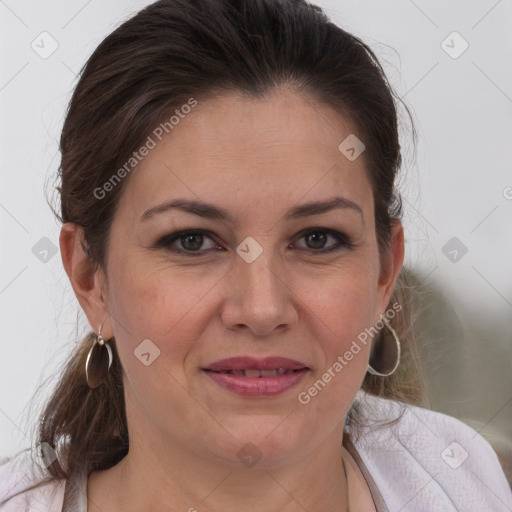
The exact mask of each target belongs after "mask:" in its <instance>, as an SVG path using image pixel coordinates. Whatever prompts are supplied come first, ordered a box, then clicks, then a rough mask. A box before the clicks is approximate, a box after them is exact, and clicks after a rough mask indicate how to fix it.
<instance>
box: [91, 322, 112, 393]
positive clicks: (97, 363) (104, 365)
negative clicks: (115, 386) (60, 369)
mask: <svg viewBox="0 0 512 512" xmlns="http://www.w3.org/2000/svg"><path fill="white" fill-rule="evenodd" d="M102 325H103V324H102ZM112 359H113V357H112V349H111V348H110V345H109V344H108V343H107V342H105V340H104V339H103V336H102V335H101V325H100V328H99V329H98V336H97V337H96V339H95V340H94V342H93V344H92V347H91V348H90V349H89V353H88V354H87V360H86V361H85V377H86V379H87V384H88V386H89V387H90V388H92V389H94V388H97V387H98V386H99V385H100V384H101V383H102V382H103V380H104V379H105V377H106V376H107V374H108V371H109V370H110V366H111V365H112Z"/></svg>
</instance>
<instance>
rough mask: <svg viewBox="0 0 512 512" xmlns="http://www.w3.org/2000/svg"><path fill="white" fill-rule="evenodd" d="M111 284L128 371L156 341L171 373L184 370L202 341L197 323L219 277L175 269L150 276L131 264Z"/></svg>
mask: <svg viewBox="0 0 512 512" xmlns="http://www.w3.org/2000/svg"><path fill="white" fill-rule="evenodd" d="M109 281H110V293H109V308H110V313H111V316H112V320H113V322H114V325H115V332H116V342H117V347H118V351H119V354H120V357H121V360H122V362H123V366H125V368H126V370H127V371H129V369H130V367H132V366H133V363H134V361H135V362H136V363H138V362H139V361H138V360H136V359H135V358H134V357H133V356H134V351H137V350H138V347H139V345H140V344H141V343H142V342H143V341H144V340H151V342H152V343H153V344H154V345H155V346H156V347H157V348H158V350H160V355H161V356H164V357H163V358H162V360H163V359H167V358H168V361H167V360H166V365H167V364H168V365H169V366H168V367H169V368H172V367H174V370H175V369H176V367H178V366H180V365H181V366H182V365H183V359H184V357H185V355H186V353H187V352H188V350H189V348H190V346H191V345H192V344H193V341H194V339H196V338H197V337H198V332H197V331H198V329H199V328H200V324H199V322H197V321H196V320H195V319H196V317H197V315H198V314H199V312H200V311H201V307H202V304H203V301H205V302H207V295H208V293H209V291H211V290H212V288H213V287H214V286H215V283H217V282H218V276H217V277H215V276H212V275H206V274H205V275H203V276H198V275H197V272H196V273H195V274H192V273H190V272H187V271H186V270H184V271H183V270H182V271H173V270H172V269H170V268H169V265H167V266H165V265H163V266H162V267H161V268H157V269H156V270H155V267H154V266H153V270H151V271H149V270H148V265H144V264H142V263H138V262H129V261H128V260H125V263H124V264H119V265H117V266H116V267H115V269H113V270H112V272H111V274H110V279H109ZM146 343H147V342H146ZM149 346H151V345H150V344H149ZM155 350H156V349H155ZM135 367H137V365H135Z"/></svg>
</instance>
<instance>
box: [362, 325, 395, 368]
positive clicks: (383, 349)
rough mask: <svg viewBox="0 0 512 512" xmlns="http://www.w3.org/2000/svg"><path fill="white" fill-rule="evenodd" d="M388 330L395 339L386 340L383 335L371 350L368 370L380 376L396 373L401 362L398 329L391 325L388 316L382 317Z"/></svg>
mask: <svg viewBox="0 0 512 512" xmlns="http://www.w3.org/2000/svg"><path fill="white" fill-rule="evenodd" d="M382 320H383V321H384V324H385V325H386V327H387V328H388V330H389V331H390V332H391V334H392V335H393V339H394V341H388V340H386V337H385V336H383V337H382V338H381V339H379V340H378V341H377V343H374V344H373V346H372V348H371V352H370V361H369V363H368V371H369V372H370V373H371V374H372V375H377V376H379V377H389V376H390V375H392V374H393V373H395V371H396V369H397V368H398V365H399V364H400V340H399V339H398V335H397V333H396V331H395V330H394V329H393V327H391V325H390V324H389V322H388V320H387V319H386V318H383V319H382Z"/></svg>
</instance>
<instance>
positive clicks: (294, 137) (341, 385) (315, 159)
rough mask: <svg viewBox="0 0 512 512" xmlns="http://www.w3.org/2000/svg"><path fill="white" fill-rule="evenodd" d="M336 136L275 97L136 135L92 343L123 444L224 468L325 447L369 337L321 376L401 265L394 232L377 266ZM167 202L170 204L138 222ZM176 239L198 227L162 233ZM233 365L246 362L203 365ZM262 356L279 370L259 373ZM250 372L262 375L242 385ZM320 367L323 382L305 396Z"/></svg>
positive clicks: (364, 202) (363, 195) (368, 224)
mask: <svg viewBox="0 0 512 512" xmlns="http://www.w3.org/2000/svg"><path fill="white" fill-rule="evenodd" d="M353 131H354V128H353V127H352V126H351V125H350V124H348V122H347V121H346V120H344V119H343V118H342V117H340V115H339V114H336V113H335V112H334V111H333V110H332V109H330V108H329V107H327V106H324V105H321V104H319V103H316V102H315V100H314V99H313V98H311V97H303V96H301V95H299V94H298V93H295V92H290V91H286V90H280V91H279V92H276V93H273V94H271V95H267V96H266V97H265V98H264V99H248V98H246V97H243V96H241V95H238V94H235V93H230V94H226V95H223V96H220V97H216V98H215V99H210V100H206V101H198V103H197V105H196V106H195V107H194V108H192V109H191V112H190V113H189V114H187V115H186V116H183V117H180V120H179V123H178V124H175V125H174V127H173V128H172V130H169V133H168V134H166V133H165V131H164V132H163V135H164V136H163V137H161V138H162V140H161V141H160V140H158V138H157V137H156V136H155V135H154V134H153V135H152V138H153V139H154V141H155V142H156V146H155V147H154V148H152V149H150V151H149V152H148V154H147V156H145V157H144V158H143V159H142V160H141V162H140V163H139V164H138V165H137V166H136V167H135V168H134V169H133V170H132V171H131V173H130V175H129V176H128V177H127V178H125V179H127V180H128V181H127V183H125V185H126V187H125V189H124V191H123V194H122V197H121V200H120V203H119V205H118V209H117V211H116V214H115V218H114V221H113V224H112V227H111V232H110V239H109V245H108V263H107V275H106V277H107V281H106V283H107V284H106V287H105V288H104V297H105V308H106V310H107V311H108V313H109V316H108V317H107V321H106V323H105V324H104V326H103V330H102V333H103V334H104V337H107V336H111V335H114V336H115V339H116V346H117V349H118V352H119V355H120V358H121V362H122V365H123V368H124V369H125V372H126V375H125V392H126V396H127V414H128V423H129V427H130V435H131V436H135V435H137V436H138V437H139V441H140V442H147V443H148V444H151V446H152V447H153V449H155V450H156V449H158V450H160V449H165V446H168V445H169V443H171V445H172V446H175V447H179V448H180V449H184V450H189V451H191V452H194V453H196V454H200V455H203V456H208V457H212V458H220V459H223V460H225V461H233V462H236V463H238V464H239V463H240V460H241V457H242V458H243V456H244V455H247V454H249V456H251V453H252V455H253V457H256V458H259V457H260V456H261V457H262V458H261V460H260V464H266V463H272V462H273V463H274V464H275V463H276V461H278V460H287V461H290V460H293V459H294V458H295V457H301V456H304V455H306V454H307V453H312V452H313V451H314V450H315V449H317V448H318V447H319V446H320V445H321V444H322V443H323V442H324V441H325V440H326V439H327V438H331V439H334V437H335V438H336V442H338V441H339V440H340V438H341V434H342V425H343V422H344V420H345V415H346V413H347V410H348V408H349V406H350V404H351V402H352V401H353V399H354V397H355V394H356V392H357V391H358V389H359V388H360V386H361V383H362V380H363V377H364V375H365V373H366V369H367V364H368V357H369V349H370V345H369V343H368V344H367V345H366V346H365V345H364V344H362V343H359V346H360V351H359V352H357V353H356V354H354V352H355V350H354V349H353V354H354V355H353V357H352V358H351V360H350V361H347V360H346V358H344V359H343V360H344V361H345V364H343V365H342V366H343V368H342V370H341V371H340V370H338V371H334V372H333V369H332V368H333V365H335V363H336V361H338V362H340V360H339V357H340V356H341V357H342V358H343V356H344V354H345V353H346V352H347V351H349V350H350V347H351V346H353V342H354V340H357V337H358V335H359V334H360V333H362V332H364V330H365V328H368V327H370V326H372V325H373V324H374V323H375V322H376V321H377V320H378V319H379V318H380V315H381V314H382V313H384V312H385V311H386V307H387V306H388V301H389V298H390V294H391V291H392V286H393V284H394V282H395V279H396V277H397V274H398V271H399V270H400V266H401V264H402V258H403V252H402V251H403V240H402V238H401V235H402V232H401V228H399V231H394V239H393V247H394V252H393V255H392V258H391V259H390V260H389V265H386V266H385V267H384V268H380V265H379V254H378V248H377V240H376V235H375V224H374V209H373V195H372V189H371V186H370V182H369V180H368V177H367V174H366V171H365V160H364V153H363V154H362V155H361V156H360V157H358V158H356V159H349V158H347V156H345V154H344V153H342V151H341V150H340V149H339V147H338V146H339V145H340V143H342V141H344V140H345V139H346V138H347V137H348V136H349V135H350V134H352V133H353ZM349 140H350V139H349ZM362 142H363V143H364V142H365V141H362ZM151 145H152V144H151ZM347 154H349V155H351V153H350V151H349V153H347ZM336 198H338V203H337V206H336V204H335V203H334V202H333V201H334V200H335V199H336ZM172 201H180V202H181V203H182V204H183V205H185V206H186V207H184V208H178V207H174V208H163V207H162V208H161V209H160V211H154V212H153V213H149V214H148V211H150V210H151V209H153V208H155V207H159V206H160V205H164V204H166V203H169V202H172ZM192 201H194V202H197V203H200V205H202V206H200V207H199V206H198V207H195V208H193V207H191V206H190V202H192ZM331 202H333V203H332V205H334V206H333V207H332V208H323V207H321V206H316V207H311V204H313V203H318V204H319V205H320V204H328V203H331ZM206 204H208V205H209V207H208V208H207V207H206ZM187 205H189V206H187ZM306 205H310V207H309V208H305V206H306ZM185 210H188V211H185ZM217 210H219V211H220V210H221V211H222V212H225V214H226V217H225V218H224V219H222V220H221V219H220V215H218V214H213V212H214V211H217ZM313 228H314V229H313ZM190 230H200V231H201V233H195V234H190V233H189V234H188V236H186V235H187V233H182V236H181V238H180V237H177V238H176V239H175V240H172V239H171V236H170V235H173V234H175V233H177V232H186V231H190ZM308 230H311V231H312V233H311V234H308V233H307V231H308ZM338 235H339V237H340V238H338ZM395 235H396V236H395ZM351 244H352V245H351ZM328 251H330V252H328ZM100 272H101V271H100ZM88 316H89V319H90V320H91V318H92V317H94V321H96V320H97V323H98V324H99V323H101V322H102V321H104V320H105V315H104V313H103V314H101V312H96V313H91V312H88ZM93 325H96V328H97V324H93ZM240 357H242V358H246V357H247V358H254V359H255V360H252V361H248V360H242V361H240V360H239V361H236V360H235V361H228V362H225V363H219V364H217V365H216V366H215V365H214V364H215V363H218V362H219V361H221V360H226V359H229V358H240ZM271 357H279V358H285V359H286V360H289V361H271V360H270V361H267V363H268V364H267V366H265V364H264V363H262V361H261V360H262V359H264V358H271ZM291 361H293V362H295V366H294V363H292V362H291ZM241 367H242V368H241ZM258 367H263V369H265V368H266V369H267V370H269V373H267V372H265V374H264V375H262V376H261V377H255V375H259V373H258V372H257V371H254V370H257V368H258ZM279 368H284V369H287V370H288V371H287V372H286V373H285V374H284V375H275V374H274V373H275V372H272V369H275V370H277V369H279ZM300 368H303V369H302V370H300V371H296V370H298V369H300ZM329 368H331V379H330V382H328V383H326V384H325V385H324V386H319V385H318V384H317V392H316V393H314V391H313V392H311V393H308V389H310V388H311V387H312V386H313V385H314V383H315V382H316V381H318V380H319V379H321V378H322V375H323V374H324V373H325V372H326V371H328V369H329ZM337 368H339V366H337ZM214 369H216V370H218V371H217V372H216V371H213V370H214ZM243 369H249V370H252V371H250V372H247V375H246V374H245V372H243ZM232 370H238V372H236V373H238V375H237V374H236V373H235V374H233V373H229V372H230V371H232ZM293 370H295V371H293ZM282 371H283V370H280V371H279V372H280V373H282ZM333 375H334V376H333ZM256 379H259V382H257V381H256ZM318 389H320V390H318ZM306 394H307V396H308V397H309V400H308V399H307V397H306ZM301 397H302V400H301V399H300V398H301ZM306 402H307V403H306ZM333 436H334V437H333ZM143 439H145V440H146V441H142V440H143ZM248 443H250V444H248Z"/></svg>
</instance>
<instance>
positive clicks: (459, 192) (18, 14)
mask: <svg viewBox="0 0 512 512" xmlns="http://www.w3.org/2000/svg"><path fill="white" fill-rule="evenodd" d="M148 3H149V2H145V1H135V0H131V1H128V0H123V1H121V0H110V1H109V2H99V1H98V0H90V1H88V2H87V1H84V0H66V1H64V0H60V1H56V0H54V1H45V2H37V1H35V0H33V1H30V2H29V1H23V0H5V1H0V34H1V36H0V37H1V45H2V46H1V56H0V59H1V62H0V109H1V111H0V119H1V125H0V129H1V134H0V144H1V152H0V172H1V189H0V234H1V253H0V257H1V260H0V263H1V265H0V322H1V326H2V329H1V340H0V343H1V347H0V348H1V360H0V455H2V456H5V455H10V454H13V453H14V452H16V451H18V450H19V449H21V448H25V447H28V446H30V444H31V439H30V436H31V434H32V430H31V429H33V427H34V425H33V424H34V422H35V421H36V420H37V410H38V407H40V405H41V403H42V400H43V398H45V397H46V396H47V393H48V392H49V390H50V387H51V383H52V382H54V381H53V380H52V378H51V376H52V375H53V374H56V373H58V372H59V368H61V367H62V365H63V364H64V362H65V361H66V358H67V357H68V354H69V351H70V350H71V349H72V348H73V343H74V342H75V341H76V340H78V339H80V338H81V337H82V335H83V334H84V333H85V332H86V331H88V330H90V326H89V325H88V324H87V322H86V320H85V317H84V316H83V314H82V313H81V311H80V310H79V306H78V302H77V301H76V298H75V296H74V294H73V292H72V289H71V286H70V284H69V281H68V279H67V276H66V275H65V273H64V271H63V268H62V263H61V258H60V254H59V252H58V251H57V253H56V254H55V255H54V256H53V257H52V258H50V259H49V260H48V261H47V262H46V263H43V262H42V261H40V260H39V259H38V258H37V257H36V256H35V255H34V254H33V252H32V248H33V247H34V245H35V244H36V243H38V242H39V241H40V240H41V239H42V238H43V237H47V238H48V239H49V240H50V241H51V242H52V243H53V244H54V245H55V246H56V247H58V237H59V231H60V226H59V224H58V222H57V221H56V220H55V219H54V217H53V214H52V212H51V210H50V208H49V206H48V205H47V203H46V199H45V191H46V195H47V197H48V198H49V199H50V200H51V201H52V202H53V204H54V206H55V208H56V209H57V210H58V209H59V203H58V197H57V195H56V194H55V193H54V192H53V186H54V184H55V183H54V177H55V174H56V172H57V168H58V165H59V161H60V156H59V153H58V146H57V141H58V138H59V135H60V130H61V128H62V123H63V119H64V113H65V108H66V105H67V102H68V100H69V97H70V94H71V91H72V88H73V86H74V84H75V83H76V74H77V73H78V72H79V70H80V69H81V67H82V66H83V64H84V63H85V61H86V59H87V58H88V57H89V55H90V54H91V53H92V51H93V50H94V49H95V47H96V46H97V45H98V44H99V43H100V42H101V40H102V39H103V38H104V37H105V36H106V35H107V34H108V33H110V32H111V31H112V30H113V29H114V28H115V27H116V26H118V25H119V24H120V23H121V22H122V21H123V20H124V19H126V18H127V17H128V16H129V15H130V14H132V13H133V12H135V11H136V10H139V9H140V8H141V7H143V6H145V5H147V4H148ZM316 3H317V4H318V5H320V6H322V7H324V8H325V9H326V11H327V13H328V14H329V15H330V16H331V17H332V18H333V19H334V21H335V22H336V23H338V24H339V25H341V26H342V27H343V28H344V29H346V30H348V31H349V32H352V33H354V34H355V35H356V36H358V37H360V38H362V39H363V40H364V41H365V42H366V43H368V44H369V45H370V46H371V47H372V48H373V49H374V51H375V52H376V53H377V55H378V56H379V58H380V59H381V62H382V64H383V65H384V68H385V70H386V72H387V73H388V76H389V78H390V80H391V82H392V84H393V85H394V87H395V88H396V91H397V93H398V94H399V95H400V96H401V97H403V98H404V99H405V101H406V102H407V104H408V105H409V107H410V108H411V109H412V111H413V114H414V120H415V123H416V127H417V128H418V131H419V145H418V152H417V158H416V160H413V154H412V146H411V142H410V129H409V128H408V125H407V124H405V125H404V128H403V133H402V137H403V139H402V146H403V148H404V158H405V162H404V169H403V172H404V178H403V181H402V190H403V193H404V197H405V210H406V216H405V219H404V223H405V229H406V238H407V242H406V260H407V261H406V263H407V264H408V265H409V266H411V267H412V268H413V269H415V270H416V271H417V272H418V273H419V274H420V276H423V277H424V284H425V285H426V284H428V285H429V286H433V287H435V288H436V289H437V290H441V293H442V296H443V300H444V301H445V302H444V304H448V305H449V308H448V307H447V308H445V309H446V311H449V314H450V315H451V317H452V318H453V319H455V320H456V323H457V325H459V326H462V329H459V331H457V332H458V333H459V335H460V333H463V336H464V342H462V341H461V340H456V339H450V337H448V339H446V340H445V343H446V344H450V343H454V344H456V343H457V341H458V342H459V345H458V346H460V347H462V348H461V351H457V352H455V355H453V354H452V355H447V356H446V359H443V360H442V362H440V367H441V366H443V365H444V366H443V368H444V369H443V370H442V371H443V372H444V374H443V375H444V376H445V377H447V380H445V381H443V382H448V387H447V389H446V393H443V392H442V391H443V390H439V389H438V390H437V392H436V393H434V395H435V396H434V397H433V402H432V407H433V408H437V409H438V410H443V411H444V412H447V413H449V414H453V415H455V416H458V417H462V418H463V419H465V420H466V421H468V422H469V423H470V424H472V425H474V426H482V427H483V426H485V427H486V429H488V430H489V431H492V430H493V428H494V429H497V430H498V431H501V433H502V435H503V436H506V437H509V439H510V438H512V431H511V430H510V429H511V428H512V427H509V428H508V430H507V425H511V424H512V386H511V381H510V374H511V373H512V348H511V347H512V342H511V332H512V329H511V328H512V272H511V271H512V263H511V262H512V258H511V255H512V229H511V220H512V200H511V199H510V198H512V188H509V189H507V187H512V137H511V136H512V65H511V64H512V59H511V53H512V2H511V1H510V0H501V1H496V0H485V1H484V0H479V1H468V0H464V1H449V2H447V1H440V0H437V1H428V2H427V1H426V0H416V1H412V0H410V1H407V0H394V1H390V0H387V1H386V2H383V1H381V0H375V1H373V0H372V1H370V0H357V1H355V0H354V1H345V0H332V1H327V0H324V1H318V2H316ZM43 31H47V32H48V33H49V34H51V36H52V37H53V38H54V39H55V40H56V41H57V42H58V48H57V50H56V51H55V52H54V53H53V54H52V55H51V56H50V57H48V58H47V59H43V58H41V57H40V56H39V55H38V54H37V53H36V52H35V51H34V50H33V49H32V48H31V43H32V41H34V40H36V42H37V41H38V40H39V39H38V37H40V36H39V35H40V34H41V32H43ZM453 31H457V32H458V33H460V34H461V36H462V37H463V38H464V39H465V40H466V41H467V42H468V44H469V47H468V49H467V50H466V51H465V52H464V53H463V54H462V55H461V56H460V57H458V58H456V59H454V58H452V57H450V56H449V55H448V54H447V53H446V52H445V50H444V49H443V48H442V46H441V43H442V41H443V40H445V39H446V38H447V36H448V35H449V34H451V33H452V32H453ZM449 41H450V40H449ZM449 44H452V43H449ZM453 46H454V48H455V50H456V49H457V48H460V41H457V40H456V39H455V40H454V43H453ZM404 116H405V113H404V112H403V118H404V119H406V118H405V117H404ZM507 191H508V197H509V199H507V197H506V195H507ZM454 236H455V237H457V238H458V239H459V240H460V241H461V242H462V243H463V244H464V245H465V246H466V247H467V249H468V252H467V254H465V255H464V256H463V257H462V258H461V259H460V260H459V261H457V262H455V263H454V262H452V261H450V259H448V257H446V256H445V254H443V252H442V248H443V247H444V245H445V244H446V243H447V242H448V240H450V239H451V238H452V237H454ZM434 321H436V319H435V318H434ZM470 325H472V326H475V325H476V326H477V328H478V332H479V333H480V334H478V335H474V332H473V331H474V329H473V328H471V329H473V331H472V332H473V335H472V334H471V332H467V331H470V330H471V329H470V328H468V330H467V331H466V326H470ZM441 327H442V326H441ZM447 329H448V328H447ZM475 329H476V328H475ZM447 332H449V329H448V330H447ZM482 333H483V334H482ZM445 348H446V347H445ZM440 353H441V352H440ZM443 358H444V356H443ZM440 359H441V357H440ZM427 377H428V375H427ZM431 377H432V376H431ZM47 378H50V381H49V383H48V387H46V388H44V389H43V390H42V392H41V394H40V395H39V397H38V399H37V400H36V401H35V402H34V403H33V405H32V409H30V408H29V403H30V400H31V398H32V396H33V394H34V392H35V390H36V388H37V387H38V385H39V384H40V383H41V382H42V381H43V380H44V379H47ZM452 378H453V379H454V380H453V382H455V381H457V382H459V384H460V383H462V385H459V387H458V388H457V391H453V390H454V389H455V388H453V387H452V386H450V385H449V383H450V382H451V381H450V379H452ZM432 380H435V379H433V378H432Z"/></svg>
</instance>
